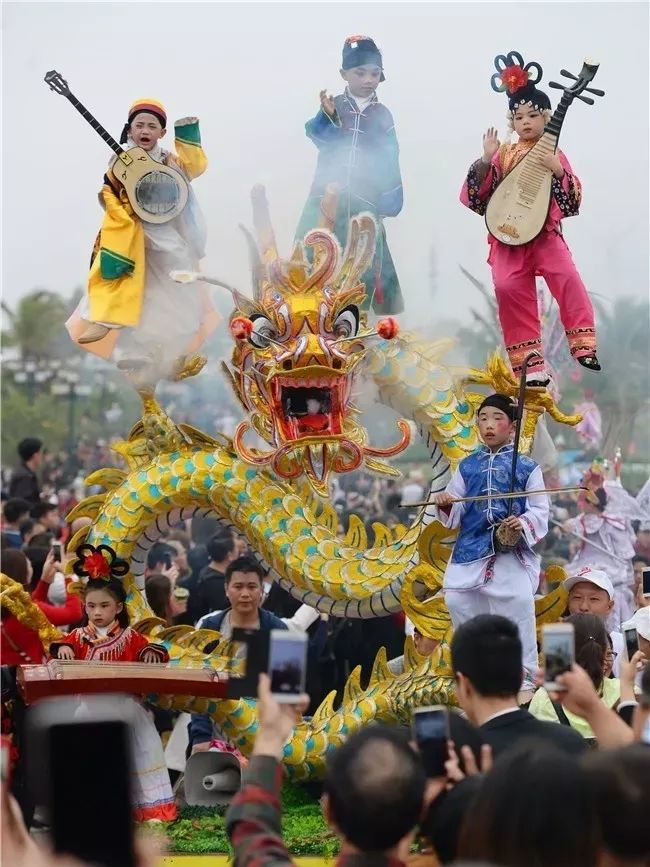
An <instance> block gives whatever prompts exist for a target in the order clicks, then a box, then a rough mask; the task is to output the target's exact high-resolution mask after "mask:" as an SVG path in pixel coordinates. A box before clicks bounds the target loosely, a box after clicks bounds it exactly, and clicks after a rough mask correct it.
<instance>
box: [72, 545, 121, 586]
mask: <svg viewBox="0 0 650 867" xmlns="http://www.w3.org/2000/svg"><path fill="white" fill-rule="evenodd" d="M76 553H77V556H78V559H77V561H76V562H75V564H74V566H73V567H72V569H73V571H74V573H75V575H77V576H78V577H79V578H86V579H88V580H90V581H96V580H98V579H100V580H103V581H110V580H111V579H112V578H117V579H119V578H123V577H124V576H125V575H126V574H127V573H128V571H129V564H128V563H127V562H126V560H120V559H119V558H118V557H117V555H116V553H115V551H114V550H113V548H111V547H110V545H98V546H97V547H96V548H95V546H94V545H89V544H84V545H80V546H79V547H78V548H77V552H76Z"/></svg>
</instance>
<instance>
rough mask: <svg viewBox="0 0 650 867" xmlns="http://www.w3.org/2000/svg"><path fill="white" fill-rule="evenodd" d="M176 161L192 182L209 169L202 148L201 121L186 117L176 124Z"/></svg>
mask: <svg viewBox="0 0 650 867" xmlns="http://www.w3.org/2000/svg"><path fill="white" fill-rule="evenodd" d="M174 135H175V142H174V145H175V148H176V160H177V161H178V163H179V164H180V166H181V168H182V169H183V171H184V172H185V174H186V175H187V177H188V178H189V180H190V181H193V180H194V178H198V177H199V175H202V174H203V172H204V171H205V170H206V169H207V167H208V158H207V156H206V154H205V151H204V150H203V148H202V147H201V132H200V130H199V121H198V119H197V118H195V117H184V118H183V119H182V120H177V121H176V123H175V124H174Z"/></svg>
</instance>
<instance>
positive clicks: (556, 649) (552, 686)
mask: <svg viewBox="0 0 650 867" xmlns="http://www.w3.org/2000/svg"><path fill="white" fill-rule="evenodd" d="M542 652H543V654H544V688H545V689H546V690H553V691H554V692H557V691H558V690H563V689H564V687H563V686H562V685H561V684H559V683H557V678H558V677H559V676H560V675H561V674H564V673H565V672H567V671H571V667H572V666H573V663H574V662H575V636H574V630H573V624H572V623H547V624H545V625H544V626H542Z"/></svg>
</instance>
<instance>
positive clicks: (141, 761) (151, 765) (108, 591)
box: [50, 545, 176, 822]
mask: <svg viewBox="0 0 650 867" xmlns="http://www.w3.org/2000/svg"><path fill="white" fill-rule="evenodd" d="M83 549H90V553H88V554H87V556H85V557H84V558H83V559H81V560H79V561H77V563H76V564H75V572H76V573H77V575H80V576H84V575H85V576H89V580H88V582H87V584H86V586H85V589H84V611H85V613H84V624H83V626H80V627H79V628H78V629H73V630H72V632H70V633H69V634H68V635H66V636H65V638H62V639H61V640H60V641H56V642H54V643H52V644H51V645H50V654H51V656H52V657H53V658H54V659H62V660H84V661H87V662H90V661H93V662H103V663H106V664H107V665H110V664H111V663H121V662H144V663H157V662H162V663H164V662H168V661H169V655H168V653H167V650H166V649H165V648H164V647H162V646H161V645H159V644H152V643H150V642H149V641H147V639H146V638H145V637H144V636H142V635H140V634H139V633H138V632H136V631H135V630H133V629H131V627H130V626H129V615H128V611H127V609H126V592H125V590H124V586H123V584H122V582H121V581H120V579H119V577H118V575H119V574H122V575H123V574H125V571H124V570H125V569H126V570H127V571H128V566H127V564H126V563H125V562H124V561H120V560H117V559H115V555H114V552H113V551H112V549H110V548H108V546H104V545H101V546H99V549H94V548H92V546H90V545H83V546H81V547H80V549H79V552H78V553H79V554H80V555H83V553H84V551H83ZM102 549H104V550H105V552H106V553H107V556H108V559H107V557H105V556H104V554H103V553H102ZM109 561H110V562H109ZM106 683H107V689H109V688H110V679H107V681H106ZM136 712H137V714H138V724H137V726H136V727H135V730H134V732H133V736H134V762H135V771H136V773H135V774H134V788H133V806H134V813H135V818H136V820H137V821H140V822H143V821H151V820H158V821H171V820H173V819H175V818H176V806H175V803H174V796H173V794H172V790H171V784H170V780H169V774H168V771H167V767H166V765H165V759H164V755H163V748H162V743H161V741H160V737H159V735H158V732H157V731H156V727H155V725H154V723H153V720H152V719H151V717H150V716H149V715H148V714H147V712H146V711H145V709H144V708H143V707H142V706H141V705H138V709H137V711H136Z"/></svg>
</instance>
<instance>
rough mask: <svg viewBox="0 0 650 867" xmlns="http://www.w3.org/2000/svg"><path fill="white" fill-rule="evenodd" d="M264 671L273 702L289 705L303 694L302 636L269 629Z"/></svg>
mask: <svg viewBox="0 0 650 867" xmlns="http://www.w3.org/2000/svg"><path fill="white" fill-rule="evenodd" d="M268 672H269V677H270V678H271V692H272V693H273V697H274V698H275V699H276V701H280V702H285V703H287V704H292V703H293V702H295V701H296V699H297V698H298V697H299V696H301V695H303V693H304V692H305V684H306V680H307V636H306V634H305V633H297V632H288V631H285V630H283V629H272V630H271V638H270V643H269V669H268Z"/></svg>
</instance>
